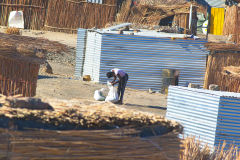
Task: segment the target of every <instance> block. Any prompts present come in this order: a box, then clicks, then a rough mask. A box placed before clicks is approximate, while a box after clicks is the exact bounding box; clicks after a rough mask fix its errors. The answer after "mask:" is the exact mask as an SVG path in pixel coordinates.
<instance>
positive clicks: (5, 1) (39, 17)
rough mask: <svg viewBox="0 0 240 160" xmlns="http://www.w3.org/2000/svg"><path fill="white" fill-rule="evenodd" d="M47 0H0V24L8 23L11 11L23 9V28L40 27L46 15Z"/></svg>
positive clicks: (5, 24)
mask: <svg viewBox="0 0 240 160" xmlns="http://www.w3.org/2000/svg"><path fill="white" fill-rule="evenodd" d="M47 5H48V0H1V1H0V25H2V26H7V25H8V17H9V14H10V12H11V11H16V10H18V11H23V14H24V23H25V24H24V28H26V29H37V30H39V29H42V28H43V26H44V22H45V17H46V9H47Z"/></svg>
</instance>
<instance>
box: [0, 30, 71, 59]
mask: <svg viewBox="0 0 240 160" xmlns="http://www.w3.org/2000/svg"><path fill="white" fill-rule="evenodd" d="M0 46H12V47H15V48H17V50H18V51H20V50H21V51H20V52H21V53H23V52H24V51H25V52H26V54H28V53H32V52H33V53H34V52H36V51H38V50H39V51H41V52H44V53H45V54H46V53H47V52H51V53H61V52H67V51H68V50H69V47H68V46H66V45H64V44H61V43H59V42H55V41H49V40H47V39H42V38H33V37H27V36H18V35H9V34H4V33H0ZM45 54H44V55H42V56H46V55H45Z"/></svg>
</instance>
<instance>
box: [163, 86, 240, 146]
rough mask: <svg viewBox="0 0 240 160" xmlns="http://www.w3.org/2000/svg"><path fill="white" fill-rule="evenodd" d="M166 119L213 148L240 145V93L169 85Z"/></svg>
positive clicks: (186, 134) (187, 134) (186, 133)
mask: <svg viewBox="0 0 240 160" xmlns="http://www.w3.org/2000/svg"><path fill="white" fill-rule="evenodd" d="M168 93H169V94H168V105H167V114H166V118H167V119H171V120H176V121H178V122H180V123H181V124H182V125H183V127H184V134H185V136H190V135H191V136H196V137H197V138H199V139H200V140H201V141H203V142H205V143H208V144H209V145H210V146H218V145H219V144H221V143H222V142H223V141H226V142H227V143H228V144H233V143H235V144H238V145H239V144H240V94H239V93H231V92H219V91H209V90H203V89H193V88H187V87H177V86H170V87H169V92H168Z"/></svg>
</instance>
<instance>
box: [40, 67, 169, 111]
mask: <svg viewBox="0 0 240 160" xmlns="http://www.w3.org/2000/svg"><path fill="white" fill-rule="evenodd" d="M49 63H50V65H51V66H52V68H53V73H54V74H51V75H50V74H45V73H40V74H39V80H38V85H37V97H40V98H46V97H47V98H58V99H83V100H85V104H92V103H96V101H95V100H94V98H93V95H94V91H95V90H97V89H101V88H106V89H107V86H106V85H103V84H98V83H94V82H84V81H82V80H75V79H74V76H73V74H74V67H73V66H72V67H71V66H66V65H61V64H58V63H53V62H52V63H51V62H49ZM105 94H106V93H105ZM122 106H123V107H127V108H132V109H138V110H141V111H147V112H151V113H155V114H161V115H165V111H166V106H167V96H165V95H162V94H160V93H152V94H150V93H149V92H148V91H139V90H134V89H130V88H127V89H126V91H125V96H124V105H122Z"/></svg>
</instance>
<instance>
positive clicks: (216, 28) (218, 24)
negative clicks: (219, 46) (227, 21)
mask: <svg viewBox="0 0 240 160" xmlns="http://www.w3.org/2000/svg"><path fill="white" fill-rule="evenodd" d="M224 14H225V9H224V8H211V19H210V33H211V34H214V35H222V34H223V24H224Z"/></svg>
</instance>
